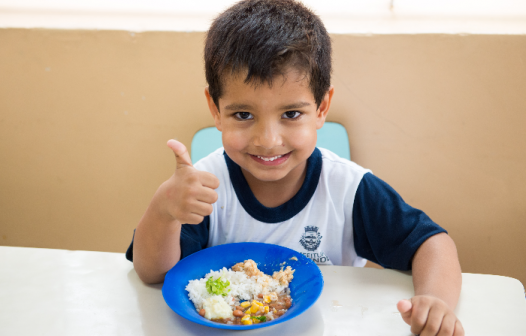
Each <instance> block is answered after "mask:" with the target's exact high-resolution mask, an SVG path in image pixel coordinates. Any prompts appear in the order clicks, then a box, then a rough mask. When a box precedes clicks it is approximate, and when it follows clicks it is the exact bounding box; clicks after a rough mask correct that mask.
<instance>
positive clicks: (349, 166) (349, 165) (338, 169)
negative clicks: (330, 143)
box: [318, 147, 371, 177]
mask: <svg viewBox="0 0 526 336" xmlns="http://www.w3.org/2000/svg"><path fill="white" fill-rule="evenodd" d="M318 149H319V150H320V153H321V157H322V171H324V172H325V173H326V174H331V175H333V174H335V176H339V175H340V174H343V175H355V176H357V177H361V176H363V175H365V174H366V173H371V170H369V169H366V168H364V167H362V166H360V165H359V164H357V163H356V162H353V161H350V160H347V159H345V158H342V157H340V156H338V155H337V154H336V153H334V152H332V151H330V150H328V149H326V148H321V147H318Z"/></svg>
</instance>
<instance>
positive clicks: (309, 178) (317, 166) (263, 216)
mask: <svg viewBox="0 0 526 336" xmlns="http://www.w3.org/2000/svg"><path fill="white" fill-rule="evenodd" d="M223 155H224V156H225V161H226V165H227V167H228V173H229V175H230V180H231V181H232V186H233V187H234V190H235V192H236V195H237V198H238V200H239V203H241V205H242V206H243V208H244V209H245V211H246V212H247V213H248V214H249V215H250V216H252V217H253V218H255V219H257V220H258V221H260V222H264V223H280V222H284V221H286V220H289V219H291V218H292V217H294V216H296V215H297V214H298V213H299V212H300V211H301V210H303V208H305V206H306V205H307V203H309V201H310V199H311V198H312V195H314V192H315V191H316V187H317V186H318V182H319V180H320V175H321V165H322V159H321V152H320V150H319V149H318V148H315V149H314V151H313V152H312V154H311V156H310V157H309V158H308V159H307V168H306V169H307V173H306V174H305V180H304V181H303V184H302V186H301V188H300V190H299V191H298V192H297V193H296V195H294V197H292V198H291V199H290V200H288V201H287V202H285V203H284V204H282V205H280V206H278V207H275V208H267V207H266V206H264V205H263V204H261V203H260V202H259V201H258V200H257V198H256V197H255V196H254V193H253V192H252V190H251V189H250V187H249V185H248V183H247V180H246V179H245V176H244V175H243V172H242V171H241V167H239V166H238V165H237V163H235V162H234V161H232V159H231V158H229V157H228V155H227V154H226V152H224V153H223Z"/></svg>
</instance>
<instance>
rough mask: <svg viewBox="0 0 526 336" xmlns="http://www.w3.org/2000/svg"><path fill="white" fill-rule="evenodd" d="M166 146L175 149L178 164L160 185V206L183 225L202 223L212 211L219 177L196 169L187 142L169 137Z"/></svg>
mask: <svg viewBox="0 0 526 336" xmlns="http://www.w3.org/2000/svg"><path fill="white" fill-rule="evenodd" d="M167 145H168V147H170V148H171V149H172V150H173V152H174V154H175V160H176V163H177V165H176V168H175V173H174V174H173V175H172V177H170V178H169V179H168V180H167V181H166V182H164V183H163V184H162V185H161V188H160V189H161V190H160V191H161V195H160V196H161V199H162V202H161V203H162V205H161V208H162V209H164V210H165V211H166V213H167V214H168V215H169V216H171V217H172V218H173V219H175V220H177V221H178V222H179V223H180V224H185V223H186V224H199V223H201V222H202V221H203V218H204V217H205V216H208V215H210V214H211V213H212V209H213V208H212V204H213V203H215V202H216V201H217V192H216V191H215V190H214V189H216V188H218V187H219V179H218V178H217V177H216V176H215V175H214V174H212V173H209V172H205V171H199V170H197V169H195V168H194V166H193V165H192V160H191V159H190V155H189V154H188V151H187V150H186V147H185V145H183V144H182V143H180V142H179V141H177V140H169V141H168V143H167Z"/></svg>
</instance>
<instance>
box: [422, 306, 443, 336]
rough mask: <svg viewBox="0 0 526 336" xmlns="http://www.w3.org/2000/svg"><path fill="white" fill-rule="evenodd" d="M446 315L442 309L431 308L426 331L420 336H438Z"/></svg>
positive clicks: (425, 327)
mask: <svg viewBox="0 0 526 336" xmlns="http://www.w3.org/2000/svg"><path fill="white" fill-rule="evenodd" d="M444 313H445V312H444V311H443V310H442V309H440V308H437V307H433V308H431V309H430V310H429V313H428V314H427V319H426V321H425V325H424V329H423V330H422V331H421V332H420V336H436V335H437V334H438V332H439V330H440V326H441V325H442V322H443V320H444Z"/></svg>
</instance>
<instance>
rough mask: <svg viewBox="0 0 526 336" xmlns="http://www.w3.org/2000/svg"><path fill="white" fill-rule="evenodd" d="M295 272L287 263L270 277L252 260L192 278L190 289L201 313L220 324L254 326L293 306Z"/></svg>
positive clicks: (189, 292) (189, 284)
mask: <svg viewBox="0 0 526 336" xmlns="http://www.w3.org/2000/svg"><path fill="white" fill-rule="evenodd" d="M293 274H294V270H293V269H292V268H291V267H290V266H287V267H286V268H283V267H281V270H280V271H278V272H274V274H273V275H272V276H269V275H267V274H265V273H263V272H262V271H260V270H259V269H258V267H257V264H256V263H255V262H254V261H253V260H251V259H248V260H245V261H244V262H240V263H237V264H235V265H234V266H232V268H231V269H227V268H226V267H223V268H222V269H221V270H219V271H212V270H211V271H210V273H208V274H206V275H205V277H204V278H202V279H198V280H190V282H189V283H188V285H187V286H186V291H187V292H188V297H189V298H190V300H191V301H192V303H193V304H194V306H195V308H196V310H197V311H198V312H199V315H201V316H203V317H205V318H207V319H209V320H212V321H214V322H218V323H226V324H238V325H250V324H256V323H261V322H267V321H272V320H274V319H276V318H278V317H280V316H282V315H283V314H285V312H286V311H287V310H288V309H289V308H290V306H291V305H292V298H291V297H290V289H289V283H290V281H291V280H292V279H293V278H294V275H293Z"/></svg>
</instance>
